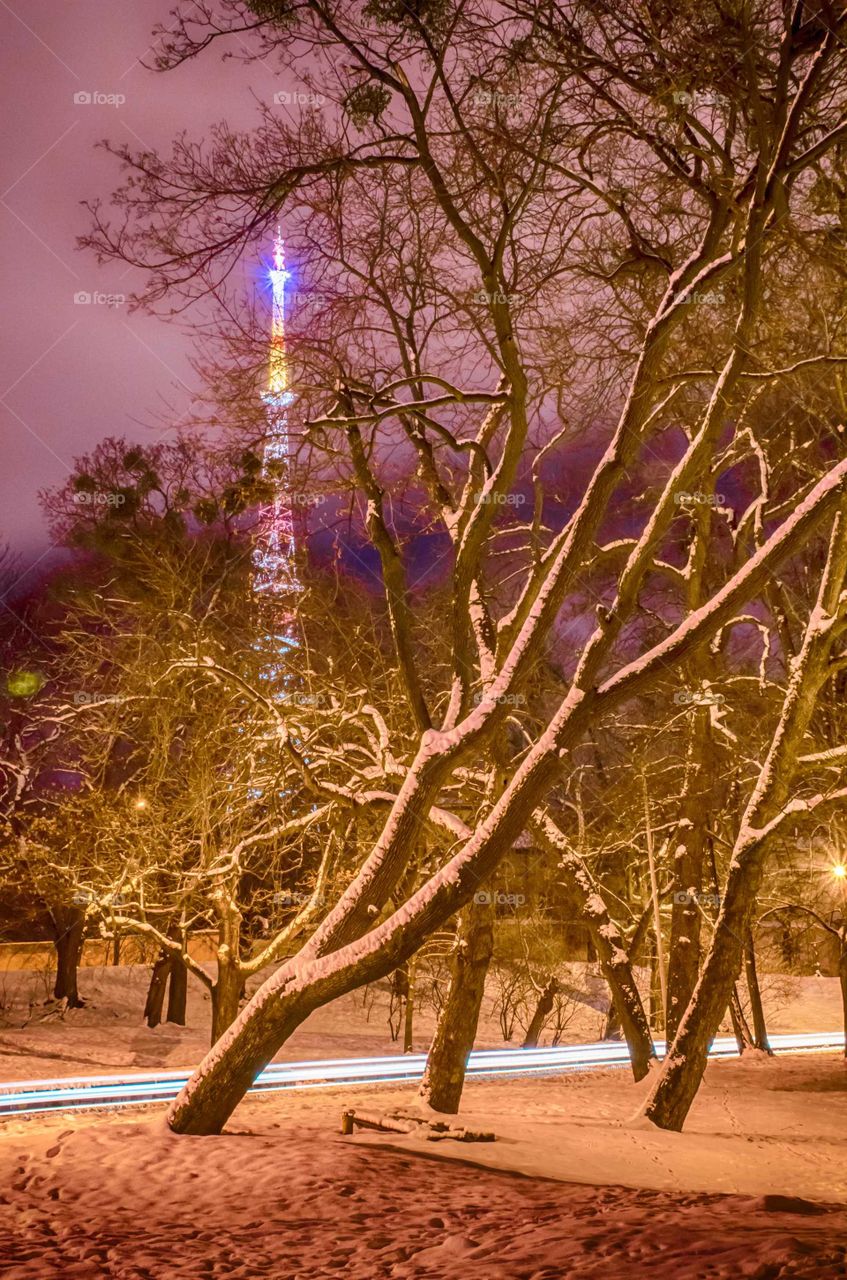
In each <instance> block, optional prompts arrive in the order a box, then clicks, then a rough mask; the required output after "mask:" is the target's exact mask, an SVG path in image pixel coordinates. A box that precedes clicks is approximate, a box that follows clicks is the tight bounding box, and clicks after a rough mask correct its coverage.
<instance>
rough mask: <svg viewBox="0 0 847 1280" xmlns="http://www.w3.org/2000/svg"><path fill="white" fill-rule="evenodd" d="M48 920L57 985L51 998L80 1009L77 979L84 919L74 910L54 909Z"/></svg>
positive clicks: (70, 908)
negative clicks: (53, 929) (53, 950)
mask: <svg viewBox="0 0 847 1280" xmlns="http://www.w3.org/2000/svg"><path fill="white" fill-rule="evenodd" d="M51 916H52V919H53V924H54V927H55V930H56V937H55V939H54V946H55V948H56V982H55V984H54V986H53V995H54V996H55V997H56V999H57V1000H65V1001H67V1004H68V1007H69V1008H71V1009H79V1008H81V1007H82V1005H83V1004H84V1001H83V1000H82V999H81V998H80V994H79V987H78V977H77V975H78V970H79V959H80V956H81V954H82V935H83V930H84V927H85V916H84V914H83V912H82V911H80V910H79V908H75V907H67V908H57V909H55V910H54V911H52V912H51Z"/></svg>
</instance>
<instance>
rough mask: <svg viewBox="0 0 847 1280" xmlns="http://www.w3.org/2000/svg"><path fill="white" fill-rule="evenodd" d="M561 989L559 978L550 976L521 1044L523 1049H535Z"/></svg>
mask: <svg viewBox="0 0 847 1280" xmlns="http://www.w3.org/2000/svg"><path fill="white" fill-rule="evenodd" d="M558 990H559V980H558V978H550V979H549V980H548V981H547V982H546V983H545V986H544V990H543V991H542V992H541V995H540V996H539V997H538V1002H537V1004H536V1006H535V1010H534V1012H533V1015H532V1017H531V1018H530V1020H529V1026H528V1027H527V1029H526V1037H525V1038H524V1042H523V1044H522V1045H521V1048H522V1049H535V1048H537V1046H538V1041H539V1039H540V1036H541V1032H542V1031H543V1030H544V1023H545V1022H546V1021H547V1019H548V1018H549V1017H550V1014H551V1013H552V1011H553V1005H554V1003H555V1001H556V993H557V992H558Z"/></svg>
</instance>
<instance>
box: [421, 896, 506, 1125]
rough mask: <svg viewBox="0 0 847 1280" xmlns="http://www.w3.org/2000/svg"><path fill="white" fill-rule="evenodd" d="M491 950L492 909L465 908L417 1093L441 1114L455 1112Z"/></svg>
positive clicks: (486, 906) (480, 904)
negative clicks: (448, 977)
mask: <svg viewBox="0 0 847 1280" xmlns="http://www.w3.org/2000/svg"><path fill="white" fill-rule="evenodd" d="M493 951H494V909H493V907H492V906H491V904H490V903H486V902H472V903H469V904H468V906H467V907H466V908H465V910H464V911H463V912H462V915H461V918H460V921H459V929H458V934H457V937H456V947H455V952H454V955H453V974H452V977H451V979H450V988H449V990H448V992H447V999H446V1001H445V1002H444V1007H443V1009H442V1010H441V1016H440V1017H439V1019H438V1026H437V1028H436V1031H435V1038H434V1039H433V1042H432V1045H431V1047H430V1050H429V1056H428V1058H427V1061H426V1070H425V1072H424V1077H423V1080H422V1081H421V1088H420V1093H421V1097H422V1098H424V1100H425V1101H426V1102H428V1103H429V1105H430V1106H431V1107H432V1108H433V1109H434V1110H435V1111H443V1112H445V1113H446V1114H447V1115H455V1114H456V1112H457V1111H458V1110H459V1102H460V1100H461V1097H462V1088H463V1087H464V1083H465V1071H466V1069H467V1065H468V1055H469V1054H470V1051H471V1049H472V1048H473V1043H474V1040H475V1039H476V1029H477V1026H478V1024H479V1011H480V1009H481V1007H482V997H483V995H484V994H485V977H486V974H487V973H488V966H489V964H490V963H491V956H492V953H493Z"/></svg>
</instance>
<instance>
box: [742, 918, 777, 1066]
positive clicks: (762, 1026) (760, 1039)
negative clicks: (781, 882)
mask: <svg viewBox="0 0 847 1280" xmlns="http://www.w3.org/2000/svg"><path fill="white" fill-rule="evenodd" d="M744 970H745V973H746V975H747V990H748V991H749V993H750V1012H751V1013H752V1015H753V1043H754V1044H755V1046H756V1048H757V1049H761V1050H763V1052H764V1053H773V1050H772V1049H771V1047H770V1044H769V1043H768V1028H767V1023H766V1022H765V1009H764V1006H763V1004H762V992H761V988H760V987H759V974H758V972H757V970H756V950H755V947H754V944H753V929H752V927H751V928H749V929H748V930H747V938H746V943H745V947H744Z"/></svg>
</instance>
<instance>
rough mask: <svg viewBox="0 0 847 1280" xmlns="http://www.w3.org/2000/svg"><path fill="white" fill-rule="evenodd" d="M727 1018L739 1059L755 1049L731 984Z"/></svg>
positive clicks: (735, 988) (734, 988)
mask: <svg viewBox="0 0 847 1280" xmlns="http://www.w3.org/2000/svg"><path fill="white" fill-rule="evenodd" d="M729 1017H730V1021H731V1022H732V1033H733V1035H734V1036H735V1043H736V1045H737V1046H738V1054H739V1057H741V1056H743V1055H744V1053H745V1052H746V1051H747V1050H748V1049H755V1047H756V1046H755V1043H754V1041H753V1036H752V1035H751V1033H750V1028H749V1027H748V1025H747V1019H746V1018H745V1017H744V1010H743V1009H742V1008H741V1001H740V999H739V998H738V987H737V986H735V985H734V984H733V988H732V995H731V996H730V998H729Z"/></svg>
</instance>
